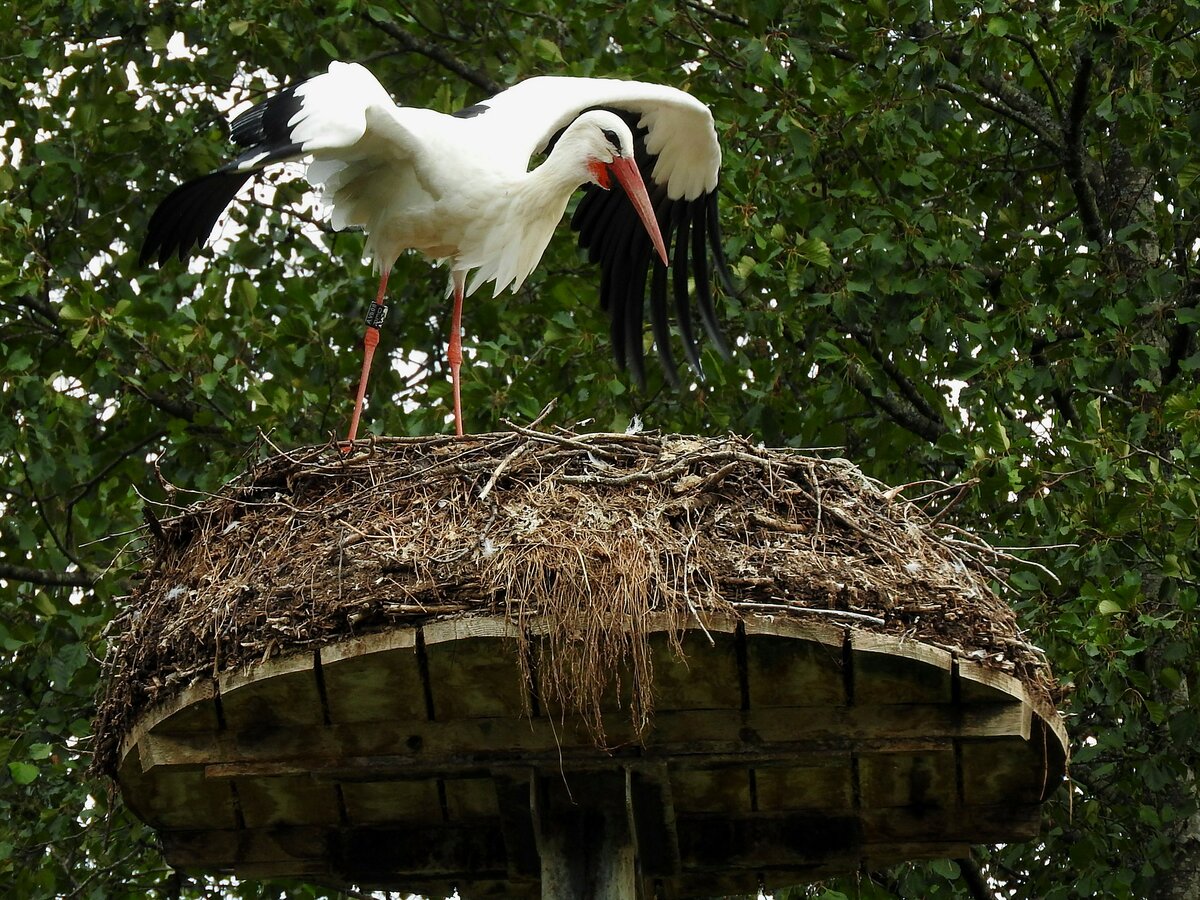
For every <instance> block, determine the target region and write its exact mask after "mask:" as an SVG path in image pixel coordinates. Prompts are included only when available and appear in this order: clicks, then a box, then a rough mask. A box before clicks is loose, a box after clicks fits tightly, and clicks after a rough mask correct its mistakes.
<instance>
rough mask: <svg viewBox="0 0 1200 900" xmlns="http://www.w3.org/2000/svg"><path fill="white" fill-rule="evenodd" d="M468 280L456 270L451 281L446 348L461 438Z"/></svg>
mask: <svg viewBox="0 0 1200 900" xmlns="http://www.w3.org/2000/svg"><path fill="white" fill-rule="evenodd" d="M466 278H467V273H466V272H465V271H457V270H456V271H455V272H454V273H453V274H452V275H451V280H452V281H453V283H454V312H453V314H452V315H451V316H450V344H449V346H448V347H447V348H446V359H447V360H448V361H449V363H450V381H451V382H452V383H453V385H454V433H455V434H457V435H458V436H459V437H462V434H463V415H462V396H461V393H460V387H461V379H460V378H459V370H460V369H461V368H462V306H463V287H464V284H465V282H466Z"/></svg>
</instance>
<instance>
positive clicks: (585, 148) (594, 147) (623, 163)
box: [563, 109, 667, 265]
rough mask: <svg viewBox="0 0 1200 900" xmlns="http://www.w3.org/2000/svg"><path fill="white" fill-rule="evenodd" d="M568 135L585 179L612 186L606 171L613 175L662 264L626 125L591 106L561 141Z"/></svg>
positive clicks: (661, 248)
mask: <svg viewBox="0 0 1200 900" xmlns="http://www.w3.org/2000/svg"><path fill="white" fill-rule="evenodd" d="M568 138H569V139H570V140H571V142H572V143H574V144H576V146H578V147H579V151H580V154H581V156H582V157H583V162H584V165H585V166H586V168H587V173H588V181H589V182H591V183H592V184H595V185H597V186H599V187H601V188H603V189H604V190H609V189H610V188H611V187H612V181H611V179H610V178H609V175H610V173H611V174H612V175H615V176H616V177H617V181H618V182H619V183H620V185H621V187H622V188H624V190H625V195H626V196H627V197H629V200H630V202H631V203H632V204H633V208H634V209H635V210H636V211H637V214H638V217H639V218H640V219H641V220H642V225H644V226H645V228H646V231H647V233H648V234H649V235H650V241H651V243H652V244H654V249H655V251H657V253H658V255H659V257H660V258H661V259H662V261H663V264H664V265H666V264H667V248H666V245H665V244H664V243H663V238H662V232H661V231H660V230H659V227H658V220H657V219H656V218H655V216H654V205H653V204H652V203H651V202H650V196H649V194H647V192H646V183H645V181H643V180H642V173H641V171H640V170H639V169H638V165H637V159H636V157H635V152H634V146H633V133H632V132H631V131H630V130H629V126H628V125H626V124H625V121H624V120H623V119H622V118H621V117H620V116H618V115H616V114H615V113H611V112H609V111H608V110H604V109H594V110H591V111H590V112H585V113H583V114H582V115H581V116H579V117H578V118H577V119H576V120H575V121H574V122H573V123H572V124H571V127H570V128H568V129H567V131H566V132H565V133H564V134H563V140H564V141H565V140H568Z"/></svg>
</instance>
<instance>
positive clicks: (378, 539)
mask: <svg viewBox="0 0 1200 900" xmlns="http://www.w3.org/2000/svg"><path fill="white" fill-rule="evenodd" d="M894 493H895V492H885V491H883V490H881V488H880V486H879V485H877V484H876V483H874V482H872V481H870V480H869V479H867V478H866V477H865V476H864V475H863V474H862V473H861V472H860V471H859V470H858V469H857V468H855V467H854V466H853V465H851V464H850V463H848V462H846V461H844V460H830V459H821V458H818V457H816V456H812V455H806V454H804V453H800V452H796V451H789V450H766V449H762V448H758V447H755V446H752V445H751V444H749V443H748V442H746V441H744V440H741V439H738V438H726V439H715V440H714V439H700V438H684V437H655V436H649V435H621V434H591V435H569V434H564V433H540V432H533V431H529V430H525V429H518V430H516V431H513V432H508V433H500V434H490V435H479V436H474V437H469V438H465V439H462V438H459V439H454V438H446V437H434V438H415V439H402V438H395V439H380V440H378V441H376V442H374V443H372V444H371V445H370V446H369V449H367V450H365V451H364V452H359V453H357V454H356V455H354V456H353V457H352V458H350V459H342V458H340V457H339V455H338V454H337V452H336V450H334V449H333V448H331V447H328V446H325V447H315V448H304V449H300V450H296V451H292V452H289V453H286V454H279V455H275V456H272V457H271V458H269V459H266V460H265V461H263V462H262V463H260V464H258V465H255V466H253V467H252V468H251V469H249V470H248V471H247V472H246V473H244V474H243V475H241V476H240V477H238V478H236V479H235V480H234V481H233V482H231V483H230V484H229V485H228V486H227V488H226V489H224V490H223V491H222V493H221V494H220V495H219V496H213V497H209V498H206V499H204V500H202V501H201V502H198V503H196V504H194V505H192V506H191V507H189V508H188V509H187V510H186V511H184V512H183V513H182V514H178V515H176V516H174V517H173V518H170V519H165V520H163V521H162V523H161V529H160V530H159V533H158V536H157V537H156V538H155V539H154V540H153V541H151V542H150V544H149V546H148V547H147V550H146V553H145V568H144V573H143V576H142V577H141V578H140V579H139V584H138V587H137V590H136V591H135V592H134V594H133V595H132V596H131V597H129V598H128V599H127V602H126V604H125V606H124V609H123V611H122V612H121V613H120V615H118V617H117V618H116V619H115V620H114V622H113V623H112V625H111V626H110V633H109V638H110V648H109V654H108V658H107V661H106V689H105V693H104V696H103V697H102V698H101V703H100V710H99V714H98V718H97V721H96V745H95V762H94V767H95V769H96V770H97V771H99V772H102V773H105V774H109V775H112V774H113V773H114V771H115V767H116V763H117V759H116V755H117V748H118V747H119V744H120V741H121V739H122V737H123V736H124V734H125V733H126V732H127V730H128V729H129V728H130V727H131V725H132V724H133V722H134V721H135V720H136V719H137V717H138V715H139V714H140V713H141V712H142V711H144V710H146V709H147V708H148V707H149V706H151V705H152V704H154V703H156V702H159V701H162V700H165V699H167V698H168V697H170V696H172V695H173V694H175V693H177V692H179V691H181V690H183V689H184V688H185V687H187V686H188V685H190V684H193V683H195V682H196V681H198V680H200V679H203V678H206V677H211V676H215V675H218V674H220V673H222V672H226V671H230V670H232V669H235V668H237V667H241V666H248V665H251V664H254V663H256V662H259V661H261V660H265V659H268V658H270V657H272V656H275V655H278V654H280V653H283V652H285V651H295V650H298V649H302V648H313V647H317V646H320V645H322V644H325V643H329V642H332V641H335V640H338V639H341V638H345V637H348V636H351V635H355V634H361V633H364V632H367V631H372V630H379V629H383V628H387V627H390V626H411V625H417V624H421V623H424V622H428V621H430V620H432V619H435V618H444V617H463V616H472V615H480V614H486V615H504V616H506V617H507V618H508V620H509V621H510V622H512V623H514V624H515V625H516V626H517V627H518V629H519V631H520V633H521V634H522V635H524V636H525V640H526V641H527V642H528V641H537V642H540V643H541V645H542V646H541V653H540V654H539V659H540V660H541V663H540V664H539V666H538V671H537V673H536V675H534V674H533V673H532V672H530V671H529V669H528V668H526V674H527V675H528V676H529V677H531V678H536V680H537V685H536V688H537V690H538V692H539V696H542V697H546V698H549V699H550V700H551V701H556V702H557V703H558V704H561V706H562V707H563V708H565V709H567V710H570V711H574V712H578V713H580V714H582V715H584V716H585V717H586V719H587V721H588V722H589V724H590V725H591V726H592V729H593V733H594V734H595V735H596V736H597V738H598V739H601V738H602V735H603V723H602V721H601V720H600V714H599V705H600V698H601V697H602V696H603V695H604V694H605V692H606V691H610V690H612V688H613V680H614V679H615V678H616V677H618V676H617V674H616V673H617V672H619V671H621V670H622V668H625V669H626V670H630V671H632V681H633V684H632V685H631V686H629V687H631V689H632V693H631V699H630V701H629V702H630V714H631V715H632V717H633V720H634V722H635V723H636V724H638V725H639V726H643V725H645V724H646V723H648V722H649V721H650V717H651V715H652V711H653V702H652V691H651V688H652V682H653V672H652V671H651V663H650V655H649V653H648V650H647V644H646V640H645V635H646V621H647V617H649V616H650V615H652V614H653V615H655V616H660V615H662V614H664V613H666V614H667V615H669V616H673V617H674V621H676V622H677V623H678V624H679V625H680V626H683V625H685V624H687V623H688V622H689V621H694V620H695V619H696V617H697V616H699V615H701V614H704V613H712V612H723V613H726V614H733V615H745V614H748V613H760V614H761V613H769V614H773V615H780V616H820V617H822V619H823V620H825V621H828V622H834V623H841V624H847V625H849V624H852V625H854V626H855V627H860V628H873V629H876V630H879V631H885V632H888V633H891V634H904V635H908V636H911V637H913V638H916V639H919V640H922V641H926V642H929V643H933V644H936V645H938V646H942V647H946V648H949V649H952V650H954V651H956V652H958V653H960V654H962V655H964V656H966V657H969V658H972V659H976V660H980V661H982V662H984V663H985V664H988V665H993V666H996V667H998V668H1001V669H1004V670H1006V671H1008V672H1010V673H1014V674H1016V675H1017V676H1018V677H1020V678H1021V679H1022V680H1024V681H1025V682H1026V683H1027V684H1029V685H1030V687H1031V688H1032V689H1033V690H1034V691H1035V693H1036V694H1038V695H1040V696H1047V695H1048V691H1049V690H1051V689H1052V687H1053V685H1052V682H1051V681H1050V677H1049V673H1048V670H1047V669H1046V667H1045V661H1044V659H1043V658H1042V657H1041V654H1040V653H1039V652H1038V651H1036V649H1035V648H1033V647H1031V646H1030V645H1029V644H1028V643H1027V642H1025V641H1024V640H1023V639H1022V637H1021V635H1020V633H1019V630H1018V628H1017V625H1016V621H1015V617H1014V615H1013V613H1012V611H1011V609H1010V608H1009V607H1008V606H1007V605H1006V604H1005V603H1004V602H1003V601H1002V600H1001V599H1000V598H999V597H998V596H997V595H996V594H995V593H994V592H993V591H992V590H991V589H990V588H989V586H988V582H989V580H996V579H1000V578H1002V576H1003V573H1002V572H999V571H997V570H994V569H992V568H990V565H992V564H995V563H996V562H997V559H996V557H995V555H993V554H991V553H989V551H988V548H986V546H985V545H983V544H982V542H978V541H975V540H973V539H970V538H969V537H967V536H965V535H964V534H963V532H961V531H958V530H952V529H949V528H947V527H946V526H942V525H935V524H934V523H933V522H931V520H930V518H929V517H928V516H927V515H926V512H924V511H922V509H921V508H920V507H919V506H918V505H917V504H915V503H912V502H909V501H906V500H903V499H896V498H895V497H894V496H893V494H894ZM535 624H536V628H535V627H533V626H534V625H535ZM525 649H526V650H527V649H528V647H526V648H525ZM521 657H522V662H523V664H524V665H527V660H528V659H529V658H530V654H529V653H528V652H523V653H522V654H521Z"/></svg>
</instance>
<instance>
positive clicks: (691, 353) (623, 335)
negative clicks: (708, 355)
mask: <svg viewBox="0 0 1200 900" xmlns="http://www.w3.org/2000/svg"><path fill="white" fill-rule="evenodd" d="M589 109H607V110H609V111H611V112H614V113H616V114H617V115H619V116H621V117H622V118H623V119H624V120H625V122H626V124H628V125H629V128H630V131H631V132H632V133H633V136H634V144H635V152H636V160H637V164H638V168H639V169H640V170H641V173H642V178H643V180H644V181H645V183H646V188H647V191H648V193H649V194H650V199H651V201H652V202H653V203H654V208H655V216H656V218H657V219H658V224H659V229H660V230H661V231H662V234H663V239H664V241H665V242H666V244H667V248H668V253H669V255H670V259H671V265H670V270H669V271H668V269H667V267H666V266H664V265H663V263H662V262H661V260H659V259H658V258H657V256H656V254H655V253H654V251H653V247H652V245H651V243H650V237H649V235H648V234H647V233H646V230H645V229H644V228H643V227H642V225H641V222H640V221H639V220H638V217H637V213H636V211H635V210H634V208H633V205H632V204H631V203H630V202H629V199H628V198H627V197H626V196H625V192H624V191H623V190H622V188H621V187H620V185H619V184H614V185H613V186H612V189H611V190H604V189H602V188H600V187H598V186H596V185H593V184H589V185H587V186H586V187H585V195H584V197H583V198H582V200H581V201H580V203H579V205H578V207H577V208H576V211H575V214H574V216H573V217H572V219H571V227H572V228H574V229H575V230H576V231H578V232H579V245H580V246H581V247H582V248H584V249H585V250H587V251H588V257H589V258H590V259H591V260H592V261H593V262H596V263H599V265H600V268H601V276H600V302H601V306H602V307H603V309H604V310H605V312H607V313H608V315H609V319H610V326H611V334H612V342H613V354H614V356H615V358H616V361H617V364H618V365H619V366H621V367H622V368H625V367H626V366H628V368H629V370H630V372H631V374H632V375H633V377H634V380H635V381H636V382H637V383H638V384H642V383H644V379H645V373H644V366H643V352H642V344H643V339H642V334H643V326H644V321H645V315H646V305H647V304H646V300H647V297H648V298H649V313H650V315H649V317H650V326H651V331H652V334H653V337H654V345H655V347H656V349H657V352H658V357H659V361H660V362H661V363H662V367H663V371H664V373H665V375H666V377H667V379H668V381H670V382H671V383H672V384H673V385H675V386H676V387H678V386H679V376H678V372H677V371H676V365H675V360H674V356H673V354H672V352H671V341H670V322H671V312H670V309H671V308H672V306H673V308H674V313H675V315H674V318H675V321H676V323H677V327H678V329H679V334H680V337H681V339H682V343H683V349H684V353H685V355H686V356H687V359H688V362H689V364H690V365H691V367H692V369H693V370H694V371H695V372H696V374H697V375H698V376H702V374H703V373H702V370H701V366H700V353H699V350H698V347H697V343H696V329H695V327H694V325H693V305H692V302H691V294H692V286H693V285H694V294H695V312H696V313H697V314H698V318H699V320H700V323H701V325H702V327H703V328H704V331H705V332H706V333H707V334H708V336H709V339H710V340H711V341H712V343H713V345H714V346H715V347H716V349H717V350H718V352H720V353H721V355H722V356H724V357H726V358H729V355H730V353H729V348H728V346H727V344H726V343H725V340H724V338H723V337H722V334H721V330H720V326H719V325H718V322H717V315H716V310H715V308H714V306H713V291H712V288H713V285H712V279H711V277H710V268H709V254H710V252H711V254H712V264H713V266H712V268H713V270H715V272H716V274H717V277H718V278H719V280H720V281H721V283H722V286H723V287H724V288H725V290H727V291H728V292H730V293H736V291H735V289H734V287H733V280H732V278H731V277H730V274H729V268H728V265H727V264H726V261H725V256H724V253H723V250H722V247H721V234H720V225H719V220H718V215H717V180H718V174H719V172H720V168H721V148H720V145H719V144H718V142H717V134H716V130H715V129H714V127H713V118H712V113H711V112H710V111H709V109H708V107H707V106H705V105H704V104H703V103H701V102H700V101H699V100H697V99H695V98H694V97H692V96H691V95H689V94H687V93H685V92H683V91H681V90H678V89H676V88H672V87H667V86H665V85H658V84H646V83H644V82H638V81H622V80H619V79H601V78H558V77H543V78H531V79H529V80H528V81H523V82H521V83H520V84H517V85H515V86H514V87H511V88H509V89H508V90H506V91H504V92H502V93H500V94H497V95H496V96H495V97H493V98H491V99H490V100H485V101H483V102H482V103H479V104H476V105H474V106H471V107H468V108H467V109H465V110H462V111H460V114H461V115H470V116H472V117H473V119H474V122H475V123H477V125H478V126H480V127H481V128H484V129H486V128H487V127H488V126H489V125H490V127H492V128H495V129H496V130H497V140H496V141H495V142H494V145H493V146H496V147H498V148H501V147H502V148H506V149H507V151H508V152H509V153H511V154H513V158H512V159H510V160H507V162H508V163H509V164H511V165H514V166H520V167H521V168H522V169H523V168H524V167H526V166H527V165H528V163H529V159H530V158H531V157H532V156H534V155H536V154H538V153H545V152H549V150H550V149H551V148H552V147H553V145H554V142H555V141H556V140H557V139H558V136H559V135H560V134H562V132H563V130H564V129H565V128H566V127H567V126H568V125H570V124H571V122H572V121H574V119H575V118H576V117H577V116H579V115H580V114H581V113H583V112H586V111H587V110H589ZM489 120H490V121H489ZM501 129H503V131H504V133H503V135H501V134H500V130H501ZM501 137H503V139H502V140H501V139H500V138H501ZM647 278H649V289H648V291H647Z"/></svg>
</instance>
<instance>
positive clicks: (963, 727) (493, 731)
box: [139, 705, 1027, 777]
mask: <svg viewBox="0 0 1200 900" xmlns="http://www.w3.org/2000/svg"><path fill="white" fill-rule="evenodd" d="M1026 722H1027V716H1026V715H1025V712H1024V708H1023V707H1021V706H1017V705H1013V706H997V705H991V706H989V707H987V708H984V709H981V710H965V711H960V710H957V709H955V708H953V707H950V706H911V707H910V706H900V705H888V706H877V707H862V706H856V707H833V708H829V707H815V708H811V709H767V710H749V711H747V712H742V711H740V710H677V711H669V712H663V713H660V714H659V715H658V716H657V717H656V719H655V728H654V730H653V731H651V732H649V733H648V734H647V735H646V740H645V743H644V744H643V745H642V746H641V747H638V746H637V745H636V742H634V741H633V735H632V733H631V730H630V729H631V726H629V725H628V724H627V723H626V724H625V725H624V730H623V731H622V730H621V729H617V728H613V729H612V731H611V732H610V737H615V738H618V739H624V740H626V741H627V742H628V746H626V747H625V749H623V750H616V751H611V752H609V751H600V750H597V749H596V747H595V746H594V744H592V742H591V740H590V739H589V738H588V737H587V735H586V734H582V733H580V732H578V731H575V730H571V729H566V730H564V729H563V728H562V727H561V726H560V725H559V724H558V723H554V722H550V721H547V720H545V719H534V720H532V721H531V720H527V719H525V720H523V719H519V718H511V719H474V720H463V721H457V722H414V723H396V724H393V723H374V724H370V725H332V726H327V727H323V728H275V729H270V730H266V731H262V732H259V733H258V734H256V735H254V736H253V738H252V739H251V738H249V737H247V736H245V735H235V734H232V733H229V732H222V733H216V734H195V735H188V734H183V735H162V736H159V735H153V734H151V735H147V736H146V737H145V738H144V739H143V740H142V743H141V745H139V746H140V748H141V750H140V753H141V763H142V766H143V768H144V769H146V770H147V771H148V770H150V769H153V768H155V767H158V766H185V767H186V766H209V767H213V766H219V765H230V764H261V765H262V766H263V768H262V769H261V770H260V772H261V774H263V775H271V774H276V775H287V774H295V773H297V772H303V771H318V770H320V771H323V772H326V773H328V772H330V771H332V770H333V769H336V768H338V767H341V768H343V769H350V768H353V767H355V766H365V767H366V768H365V769H364V771H367V770H369V769H370V767H371V762H370V761H371V759H372V758H376V759H377V760H378V766H380V767H383V768H389V767H390V768H395V769H400V770H403V769H404V768H406V767H407V768H410V769H413V770H414V771H444V772H446V773H450V772H453V771H461V770H462V769H464V768H467V769H469V768H478V767H480V766H490V765H495V764H501V763H505V762H511V763H524V764H527V765H530V764H534V763H537V762H542V763H551V764H557V763H571V762H581V761H582V762H590V763H591V764H600V765H604V764H606V762H605V761H606V760H609V759H621V758H624V757H629V756H637V757H641V758H645V759H647V760H651V759H666V760H677V761H684V760H692V761H696V760H701V759H704V758H706V757H710V756H730V757H740V758H744V759H745V760H747V761H751V762H752V761H758V760H764V759H771V758H780V757H786V756H788V755H794V754H797V753H815V752H820V751H825V752H835V751H851V750H855V751H859V752H885V751H887V752H906V751H912V750H917V749H922V748H939V747H948V746H949V743H950V741H952V740H953V739H955V738H960V737H989V736H1001V735H1010V736H1016V737H1019V736H1020V735H1021V733H1022V729H1023V728H1025V727H1026ZM249 771H250V770H245V769H243V770H241V771H237V770H233V771H225V772H222V771H220V770H216V769H213V768H210V769H209V775H210V776H211V777H221V776H224V777H228V776H231V775H237V774H247V773H248V772H249Z"/></svg>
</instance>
